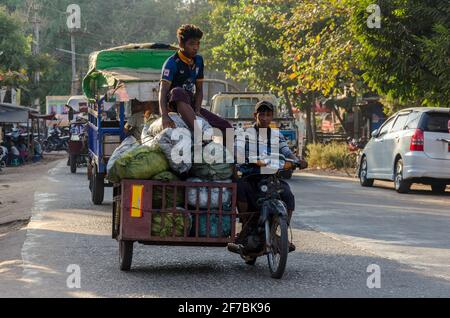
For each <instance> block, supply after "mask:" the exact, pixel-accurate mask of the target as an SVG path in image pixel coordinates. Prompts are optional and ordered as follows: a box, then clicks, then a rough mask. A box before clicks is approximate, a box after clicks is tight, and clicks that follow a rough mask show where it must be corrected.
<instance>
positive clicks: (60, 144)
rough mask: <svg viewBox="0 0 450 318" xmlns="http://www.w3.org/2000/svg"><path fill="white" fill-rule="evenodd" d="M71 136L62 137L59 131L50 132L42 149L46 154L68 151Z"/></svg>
mask: <svg viewBox="0 0 450 318" xmlns="http://www.w3.org/2000/svg"><path fill="white" fill-rule="evenodd" d="M69 138H70V137H69V136H61V134H60V133H59V132H58V131H57V130H53V131H51V132H50V136H49V137H48V138H47V139H46V140H45V141H44V142H43V144H42V148H43V150H44V151H45V152H47V153H48V152H52V151H67V150H68V149H69V146H68V141H69Z"/></svg>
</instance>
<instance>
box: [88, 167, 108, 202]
mask: <svg viewBox="0 0 450 318" xmlns="http://www.w3.org/2000/svg"><path fill="white" fill-rule="evenodd" d="M94 168H95V167H94ZM91 180H92V181H91V187H92V189H91V195H92V203H94V204H95V205H101V204H102V203H103V197H104V194H105V175H104V174H103V173H98V172H97V169H96V168H95V170H94V173H93V174H92V178H91Z"/></svg>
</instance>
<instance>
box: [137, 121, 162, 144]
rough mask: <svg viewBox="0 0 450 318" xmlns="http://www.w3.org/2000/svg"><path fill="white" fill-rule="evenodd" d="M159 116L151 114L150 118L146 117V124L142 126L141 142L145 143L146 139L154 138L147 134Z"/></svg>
mask: <svg viewBox="0 0 450 318" xmlns="http://www.w3.org/2000/svg"><path fill="white" fill-rule="evenodd" d="M159 118H160V116H159V115H155V114H151V115H150V117H149V118H147V119H145V122H144V126H143V127H142V132H141V143H145V142H146V141H148V140H149V139H151V138H152V137H151V136H149V135H148V134H147V133H148V129H149V128H150V126H151V125H152V124H153V123H154V122H155V121H157V120H158V119H159Z"/></svg>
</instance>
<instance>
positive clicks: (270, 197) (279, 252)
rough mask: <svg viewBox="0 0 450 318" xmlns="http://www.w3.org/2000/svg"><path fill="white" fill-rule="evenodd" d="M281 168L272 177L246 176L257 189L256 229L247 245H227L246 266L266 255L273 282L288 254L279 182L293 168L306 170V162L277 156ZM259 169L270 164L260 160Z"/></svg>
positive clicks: (247, 239) (280, 271)
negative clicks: (258, 214)
mask: <svg viewBox="0 0 450 318" xmlns="http://www.w3.org/2000/svg"><path fill="white" fill-rule="evenodd" d="M280 158H281V160H280V162H281V163H282V164H281V165H280V166H283V168H281V169H278V170H275V171H276V172H275V173H273V174H258V175H255V174H253V175H249V176H245V177H244V179H246V178H252V179H253V180H252V181H256V182H257V185H258V189H259V193H260V195H259V198H258V199H257V200H256V205H257V207H258V209H259V212H260V216H259V220H258V224H257V226H256V228H253V229H251V230H250V231H249V233H250V234H249V235H248V236H247V238H246V241H247V244H245V246H244V245H241V244H235V243H230V244H228V250H229V251H230V252H233V253H237V254H239V255H240V256H241V257H242V258H243V259H244V261H245V262H246V263H247V264H248V265H254V264H255V262H256V259H257V258H258V257H261V256H264V255H267V261H268V264H269V269H270V273H271V276H272V278H277V279H280V278H281V277H282V276H283V274H284V271H285V268H286V264H287V257H288V253H289V239H288V227H289V225H288V221H289V220H288V211H287V207H286V204H285V203H284V202H283V201H282V200H281V197H280V193H281V192H282V187H281V182H280V181H281V180H283V179H286V176H290V175H291V172H292V170H295V169H296V168H300V169H305V168H306V167H307V164H306V162H305V161H303V160H302V161H297V160H292V159H288V158H285V157H284V156H283V155H280ZM258 162H259V164H258V165H259V166H267V165H269V164H270V163H269V162H268V161H267V160H266V159H264V160H260V161H258Z"/></svg>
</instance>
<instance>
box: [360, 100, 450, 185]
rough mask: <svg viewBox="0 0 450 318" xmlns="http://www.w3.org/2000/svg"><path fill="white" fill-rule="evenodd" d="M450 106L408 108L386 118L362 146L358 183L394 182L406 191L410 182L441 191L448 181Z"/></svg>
mask: <svg viewBox="0 0 450 318" xmlns="http://www.w3.org/2000/svg"><path fill="white" fill-rule="evenodd" d="M449 121H450V109H449V108H409V109H405V110H402V111H400V112H398V113H396V114H395V115H393V116H392V117H390V118H389V119H388V120H387V121H386V122H385V123H384V124H383V125H382V126H381V127H380V128H379V129H377V130H375V131H374V132H373V133H372V138H371V139H370V141H369V142H368V144H367V145H366V147H365V148H364V151H363V154H362V156H361V161H360V168H359V171H358V175H359V179H360V182H361V185H362V186H365V187H370V186H372V185H373V182H374V180H375V179H380V180H391V181H394V184H395V190H397V191H398V192H400V193H407V192H408V191H409V190H410V187H411V185H412V184H413V183H422V184H428V185H431V187H432V190H433V192H436V193H443V192H445V190H446V186H447V185H449V184H450V130H449V128H450V127H449Z"/></svg>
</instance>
